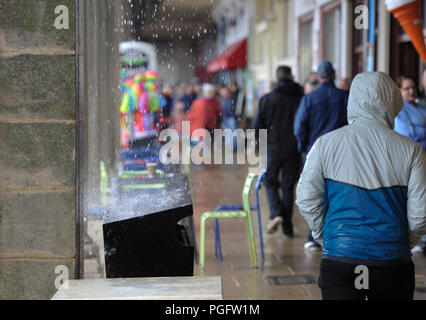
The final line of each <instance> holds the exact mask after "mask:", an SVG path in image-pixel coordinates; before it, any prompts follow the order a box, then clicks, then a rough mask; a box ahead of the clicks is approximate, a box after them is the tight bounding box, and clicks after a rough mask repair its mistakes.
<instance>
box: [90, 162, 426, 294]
mask: <svg viewBox="0 0 426 320" xmlns="http://www.w3.org/2000/svg"><path fill="white" fill-rule="evenodd" d="M247 170H248V167H246V166H242V165H226V166H224V165H223V166H221V165H209V166H192V168H191V182H192V188H193V201H194V224H195V230H196V237H197V238H196V241H197V246H198V245H199V230H200V217H201V215H202V213H203V212H206V211H213V210H214V209H215V208H216V207H217V206H219V205H236V204H241V201H242V200H241V195H242V188H243V183H244V180H245V178H246V175H247V172H248V171H247ZM250 199H251V203H252V205H255V203H256V202H255V196H254V192H252V195H251V198H250ZM260 207H261V213H262V226H263V228H262V230H263V236H264V250H265V260H264V261H262V259H261V254H260V245H259V243H260V242H259V231H258V223H257V215H256V212H255V211H253V213H252V220H253V229H254V233H255V239H256V245H257V256H258V261H259V268H258V269H254V268H252V267H251V265H250V256H249V250H248V243H247V236H246V229H245V222H244V221H243V220H240V219H222V220H221V221H220V230H221V234H220V235H221V240H222V251H223V261H222V262H220V261H219V260H218V259H216V257H215V255H214V227H215V223H214V220H213V219H210V220H207V224H206V261H205V269H204V270H200V268H199V266H198V264H196V265H195V268H194V275H195V276H216V275H219V276H221V277H222V285H223V297H224V299H228V300H318V299H321V291H320V289H319V288H318V286H317V284H316V283H315V282H316V280H317V279H318V275H319V264H320V259H321V253H320V252H310V251H306V250H304V249H303V244H304V243H305V241H306V237H307V234H308V228H307V225H306V223H305V221H304V220H303V217H302V216H301V215H300V214H299V212H298V211H297V207H296V206H295V207H294V210H295V211H294V214H293V223H294V227H295V229H294V233H295V236H294V237H293V238H288V237H286V236H284V235H283V234H282V231H281V228H280V229H279V230H278V231H277V232H276V233H275V234H273V235H268V234H267V233H266V226H267V223H268V214H269V210H268V205H267V200H266V194H265V190H264V188H262V189H261V190H260ZM87 222H88V223H87V226H88V230H87V231H88V234H89V236H90V238H91V239H92V240H93V241H92V242H93V243H91V244H90V243H88V244H87V245H86V248H88V249H87V250H86V255H87V259H86V260H85V277H86V278H101V277H104V270H103V261H104V259H103V249H102V248H103V241H102V221H101V220H100V219H99V218H94V217H90V218H89V219H88V221H87ZM100 257H101V258H100ZM413 260H414V262H415V265H416V291H415V299H422V300H423V299H426V257H424V256H423V255H421V254H416V255H415V256H414V257H413Z"/></svg>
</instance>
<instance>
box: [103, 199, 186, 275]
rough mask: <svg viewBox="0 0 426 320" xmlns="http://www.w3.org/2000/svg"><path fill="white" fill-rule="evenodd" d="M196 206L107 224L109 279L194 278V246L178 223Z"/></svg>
mask: <svg viewBox="0 0 426 320" xmlns="http://www.w3.org/2000/svg"><path fill="white" fill-rule="evenodd" d="M192 210H193V209H192V205H189V206H184V207H178V208H174V209H170V210H167V211H163V212H158V213H154V214H148V215H144V216H141V217H136V218H132V219H128V220H122V221H117V222H112V223H107V224H104V225H103V232H104V246H105V268H106V277H107V278H139V277H141V278H142V277H179V276H180V277H184V276H193V275H194V247H193V246H192V244H191V242H190V240H189V237H188V235H187V231H186V229H185V227H184V226H183V225H180V224H178V222H179V221H180V220H181V219H183V218H185V217H187V216H191V215H192V212H193V211H192Z"/></svg>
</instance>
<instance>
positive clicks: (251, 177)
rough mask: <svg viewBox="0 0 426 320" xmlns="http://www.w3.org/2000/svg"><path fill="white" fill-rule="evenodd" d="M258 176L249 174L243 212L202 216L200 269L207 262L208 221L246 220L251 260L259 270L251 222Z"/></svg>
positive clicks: (213, 213)
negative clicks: (252, 204) (255, 184)
mask: <svg viewBox="0 0 426 320" xmlns="http://www.w3.org/2000/svg"><path fill="white" fill-rule="evenodd" d="M256 177H257V174H254V173H249V174H248V175H247V178H246V181H245V184H244V189H243V195H242V198H243V207H244V210H243V211H238V210H237V211H218V212H205V213H203V214H202V216H201V222H200V268H201V269H204V262H205V231H206V221H207V219H211V218H213V219H223V218H225V219H245V220H246V228H247V240H248V245H249V251H250V260H251V264H252V266H253V267H255V268H257V267H258V264H257V253H256V244H255V242H254V233H253V224H252V220H251V207H250V199H249V197H250V192H251V188H252V186H253V181H254V180H255V178H256Z"/></svg>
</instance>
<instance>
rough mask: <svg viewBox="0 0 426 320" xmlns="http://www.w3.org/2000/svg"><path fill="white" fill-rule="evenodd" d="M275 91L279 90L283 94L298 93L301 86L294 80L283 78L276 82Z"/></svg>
mask: <svg viewBox="0 0 426 320" xmlns="http://www.w3.org/2000/svg"><path fill="white" fill-rule="evenodd" d="M274 90H275V91H279V92H281V93H285V94H299V93H301V90H302V89H301V87H300V86H299V85H298V84H297V83H296V82H294V81H291V80H284V81H280V82H278V83H277V84H276V85H275V87H274Z"/></svg>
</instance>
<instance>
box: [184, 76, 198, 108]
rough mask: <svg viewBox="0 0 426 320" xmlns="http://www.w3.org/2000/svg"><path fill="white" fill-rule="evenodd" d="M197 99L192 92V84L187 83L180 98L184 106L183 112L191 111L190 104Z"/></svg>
mask: <svg viewBox="0 0 426 320" xmlns="http://www.w3.org/2000/svg"><path fill="white" fill-rule="evenodd" d="M196 99H197V95H196V93H195V92H194V88H193V86H192V84H190V83H188V84H187V85H186V87H185V93H184V95H183V96H182V98H181V101H182V102H183V103H184V104H185V112H188V111H189V109H191V106H192V103H193V102H194V101H195V100H196Z"/></svg>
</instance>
